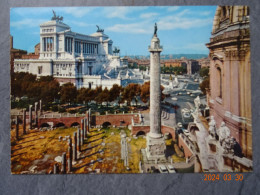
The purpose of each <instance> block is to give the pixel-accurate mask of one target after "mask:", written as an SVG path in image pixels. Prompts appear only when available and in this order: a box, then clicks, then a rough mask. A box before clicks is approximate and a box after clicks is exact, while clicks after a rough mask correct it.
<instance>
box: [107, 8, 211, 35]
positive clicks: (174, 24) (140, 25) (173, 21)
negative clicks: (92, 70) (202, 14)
mask: <svg viewBox="0 0 260 195" xmlns="http://www.w3.org/2000/svg"><path fill="white" fill-rule="evenodd" d="M191 14H192V15H191ZM158 15H159V14H158V13H155V12H151V13H145V14H141V15H140V18H141V19H142V20H141V21H140V22H136V23H124V24H122V23H121V24H115V25H113V26H110V27H108V28H106V29H107V30H108V31H112V32H121V33H131V34H138V33H141V34H150V33H151V32H153V26H154V24H153V21H152V20H151V18H152V17H156V16H158ZM211 24H212V18H196V16H194V15H193V13H192V12H191V11H190V10H188V9H185V10H183V11H181V12H179V13H176V14H174V15H172V14H171V15H167V16H164V17H158V22H157V25H158V28H159V30H160V31H165V30H174V29H191V28H199V27H202V26H206V25H211Z"/></svg>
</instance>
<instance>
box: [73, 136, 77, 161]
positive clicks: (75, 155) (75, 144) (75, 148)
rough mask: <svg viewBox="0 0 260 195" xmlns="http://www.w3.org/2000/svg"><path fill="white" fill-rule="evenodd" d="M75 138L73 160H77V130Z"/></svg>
mask: <svg viewBox="0 0 260 195" xmlns="http://www.w3.org/2000/svg"><path fill="white" fill-rule="evenodd" d="M73 138H74V144H73V161H76V160H77V132H74V135H73Z"/></svg>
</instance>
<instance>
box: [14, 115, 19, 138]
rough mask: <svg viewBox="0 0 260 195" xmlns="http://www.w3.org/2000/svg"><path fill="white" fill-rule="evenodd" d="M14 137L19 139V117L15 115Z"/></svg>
mask: <svg viewBox="0 0 260 195" xmlns="http://www.w3.org/2000/svg"><path fill="white" fill-rule="evenodd" d="M15 138H16V140H18V139H19V118H18V116H16V120H15Z"/></svg>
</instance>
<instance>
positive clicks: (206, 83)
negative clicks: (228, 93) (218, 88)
mask: <svg viewBox="0 0 260 195" xmlns="http://www.w3.org/2000/svg"><path fill="white" fill-rule="evenodd" d="M206 88H208V89H209V77H207V78H206V79H204V80H203V81H202V82H201V84H200V89H201V91H202V92H203V94H204V95H206Z"/></svg>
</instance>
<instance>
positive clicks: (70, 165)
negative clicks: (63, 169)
mask: <svg viewBox="0 0 260 195" xmlns="http://www.w3.org/2000/svg"><path fill="white" fill-rule="evenodd" d="M68 153H69V158H68V172H71V171H72V147H71V146H70V145H69V148H68Z"/></svg>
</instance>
